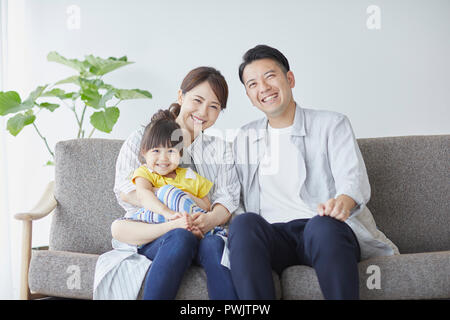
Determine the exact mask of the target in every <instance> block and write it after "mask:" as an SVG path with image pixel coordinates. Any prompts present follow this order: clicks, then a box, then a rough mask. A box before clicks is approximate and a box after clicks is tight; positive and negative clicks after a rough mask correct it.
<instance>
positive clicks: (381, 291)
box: [281, 251, 450, 300]
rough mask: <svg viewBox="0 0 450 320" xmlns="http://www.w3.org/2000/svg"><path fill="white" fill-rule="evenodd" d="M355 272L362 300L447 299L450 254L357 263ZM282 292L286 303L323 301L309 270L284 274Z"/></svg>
mask: <svg viewBox="0 0 450 320" xmlns="http://www.w3.org/2000/svg"><path fill="white" fill-rule="evenodd" d="M378 268H379V269H378ZM358 269H359V281H360V283H359V288H360V298H361V299H364V300H366V299H367V300H369V299H370V300H379V299H443V298H447V299H448V298H449V297H450V251H443V252H433V253H416V254H401V255H395V256H388V257H377V258H372V259H368V260H365V261H362V262H360V263H359V264H358ZM330 272H333V269H332V267H331V266H330ZM378 275H379V282H377V278H376V277H378ZM281 288H282V290H283V298H284V299H286V300H303V299H305V300H309V299H313V300H315V299H323V295H322V292H321V291H320V287H319V282H318V280H317V276H316V273H315V271H314V269H313V268H311V267H308V266H292V267H289V268H287V269H286V270H284V272H283V274H282V277H281Z"/></svg>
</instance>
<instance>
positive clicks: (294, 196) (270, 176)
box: [258, 124, 316, 223]
mask: <svg viewBox="0 0 450 320" xmlns="http://www.w3.org/2000/svg"><path fill="white" fill-rule="evenodd" d="M267 127H268V139H267V146H266V148H265V149H266V151H265V154H264V157H263V158H262V159H261V162H260V164H259V168H258V175H259V179H258V180H259V189H260V208H261V215H262V216H263V217H264V218H265V219H266V220H267V221H268V222H270V223H276V222H289V221H292V220H295V219H309V218H312V217H313V216H315V215H316V212H315V211H314V210H312V209H311V208H309V207H308V206H307V205H306V204H305V203H304V202H303V201H302V199H301V198H300V196H299V194H300V187H301V185H300V184H301V182H300V179H297V178H295V177H299V176H300V174H299V172H298V171H299V166H298V165H297V164H298V157H300V156H301V155H300V152H299V150H298V148H297V147H296V146H295V145H294V144H293V143H292V141H291V136H290V135H291V132H292V128H293V127H292V126H290V127H287V128H280V129H277V128H272V127H271V126H270V124H268V126H267Z"/></svg>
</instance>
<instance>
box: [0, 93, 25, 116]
mask: <svg viewBox="0 0 450 320" xmlns="http://www.w3.org/2000/svg"><path fill="white" fill-rule="evenodd" d="M21 110H24V108H23V107H22V101H21V99H20V96H19V94H18V93H17V92H16V91H7V92H0V116H4V115H6V114H8V113H16V112H18V111H21Z"/></svg>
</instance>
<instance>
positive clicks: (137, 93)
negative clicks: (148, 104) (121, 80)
mask: <svg viewBox="0 0 450 320" xmlns="http://www.w3.org/2000/svg"><path fill="white" fill-rule="evenodd" d="M116 98H118V99H120V100H129V99H151V98H152V94H151V93H150V92H148V91H145V90H140V89H116Z"/></svg>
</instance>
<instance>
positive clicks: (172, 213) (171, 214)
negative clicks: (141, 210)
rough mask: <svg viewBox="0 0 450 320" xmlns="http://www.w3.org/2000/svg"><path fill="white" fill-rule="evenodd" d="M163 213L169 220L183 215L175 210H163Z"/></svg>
mask: <svg viewBox="0 0 450 320" xmlns="http://www.w3.org/2000/svg"><path fill="white" fill-rule="evenodd" d="M162 215H163V216H164V218H166V220H167V221H170V220H175V219H178V218H181V217H182V214H181V213H180V212H177V211H173V210H167V211H166V212H163V213H162Z"/></svg>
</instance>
